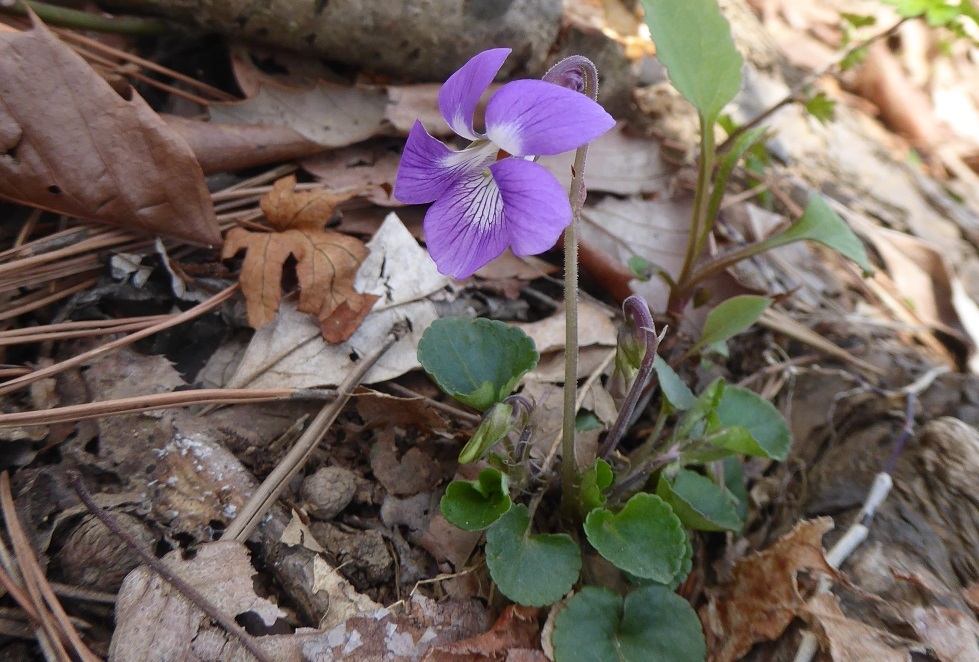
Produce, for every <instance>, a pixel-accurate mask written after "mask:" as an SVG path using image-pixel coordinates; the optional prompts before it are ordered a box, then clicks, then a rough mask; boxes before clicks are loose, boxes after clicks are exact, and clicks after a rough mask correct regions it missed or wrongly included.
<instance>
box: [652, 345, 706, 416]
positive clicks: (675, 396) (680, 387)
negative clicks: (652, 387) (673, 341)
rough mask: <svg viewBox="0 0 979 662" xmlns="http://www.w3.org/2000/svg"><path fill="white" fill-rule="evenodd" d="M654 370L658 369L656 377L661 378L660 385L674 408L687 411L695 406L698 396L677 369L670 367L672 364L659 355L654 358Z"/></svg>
mask: <svg viewBox="0 0 979 662" xmlns="http://www.w3.org/2000/svg"><path fill="white" fill-rule="evenodd" d="M653 370H655V371H656V377H657V378H659V387H660V390H661V391H663V396H664V397H665V398H666V399H667V400H668V401H669V403H670V404H671V405H673V407H674V408H676V409H679V410H680V411H686V410H687V409H690V408H691V407H693V405H694V403H695V402H697V396H695V395H694V394H693V391H691V390H690V387H688V386H687V385H686V384H684V383H683V380H682V379H680V375H678V374H676V371H675V370H674V369H673V368H672V367H670V364H669V363H667V362H666V361H665V360H664V359H663V357H661V356H657V357H656V358H655V359H653Z"/></svg>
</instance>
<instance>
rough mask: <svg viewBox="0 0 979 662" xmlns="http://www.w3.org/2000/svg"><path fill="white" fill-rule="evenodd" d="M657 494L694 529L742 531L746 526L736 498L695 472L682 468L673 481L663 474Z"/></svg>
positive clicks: (681, 519) (657, 487) (682, 520)
mask: <svg viewBox="0 0 979 662" xmlns="http://www.w3.org/2000/svg"><path fill="white" fill-rule="evenodd" d="M656 494H658V495H659V496H660V497H661V498H662V499H663V501H665V502H666V503H668V504H670V507H671V508H673V512H674V513H676V515H677V517H679V518H680V521H681V522H683V523H684V524H685V525H686V526H689V527H690V528H691V529H698V530H700V531H737V532H740V531H741V527H742V526H743V523H742V521H741V518H740V517H738V511H737V509H736V507H735V506H736V504H735V500H734V498H733V496H732V495H730V494H728V493H727V490H725V489H722V488H720V487H718V486H717V484H716V483H714V481H712V480H711V479H710V478H707V477H706V476H702V475H701V474H699V473H697V472H695V471H690V470H689V469H681V470H680V472H679V473H677V475H676V476H675V477H673V478H668V477H667V476H666V475H664V474H660V477H659V483H658V484H657V486H656Z"/></svg>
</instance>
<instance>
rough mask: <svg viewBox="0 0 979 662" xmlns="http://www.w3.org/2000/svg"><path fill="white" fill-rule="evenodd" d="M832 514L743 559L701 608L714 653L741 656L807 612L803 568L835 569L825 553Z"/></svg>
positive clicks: (723, 658) (718, 661)
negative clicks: (800, 581) (801, 581)
mask: <svg viewBox="0 0 979 662" xmlns="http://www.w3.org/2000/svg"><path fill="white" fill-rule="evenodd" d="M832 527H833V521H832V520H831V519H829V518H828V517H824V518H819V519H814V520H808V521H805V522H801V523H800V524H798V525H797V526H796V527H795V528H794V529H792V531H791V532H789V533H788V534H787V535H785V536H783V537H782V538H780V539H779V540H778V541H776V542H775V544H773V545H772V546H771V547H769V548H768V549H766V550H765V551H763V552H760V553H758V554H754V555H752V556H749V557H748V558H745V559H743V560H741V561H739V562H738V564H737V565H735V567H734V571H733V577H734V578H733V580H732V581H731V583H729V584H728V585H727V586H725V587H723V588H722V590H721V592H720V593H719V594H717V595H712V596H711V597H710V601H709V602H708V604H707V605H706V606H704V607H703V608H702V609H701V610H700V620H701V621H702V622H703V624H704V633H705V635H706V637H707V644H708V650H709V651H710V659H711V660H713V661H714V662H728V661H733V660H738V659H741V657H742V656H743V655H744V654H745V653H747V652H748V651H749V650H751V647H752V646H754V645H755V644H756V643H758V642H760V641H773V640H775V639H778V638H779V637H780V636H781V635H782V633H783V632H784V631H785V628H787V627H788V625H789V623H790V622H791V621H792V619H793V618H795V617H796V616H798V615H799V614H801V613H804V612H805V609H806V605H805V600H804V599H803V597H802V596H801V595H800V594H799V584H798V581H797V575H798V573H799V572H800V571H802V570H807V569H811V570H816V571H818V572H825V573H827V574H835V571H834V570H833V569H832V568H831V567H830V566H829V564H828V563H826V558H825V557H824V556H823V547H822V543H821V542H820V541H821V540H822V537H823V534H824V533H826V532H827V531H829V530H830V529H831V528H832Z"/></svg>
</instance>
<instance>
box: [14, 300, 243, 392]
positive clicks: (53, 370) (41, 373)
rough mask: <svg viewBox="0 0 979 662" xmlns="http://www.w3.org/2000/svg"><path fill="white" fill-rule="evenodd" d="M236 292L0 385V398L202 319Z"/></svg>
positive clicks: (202, 303)
mask: <svg viewBox="0 0 979 662" xmlns="http://www.w3.org/2000/svg"><path fill="white" fill-rule="evenodd" d="M237 291H238V284H237V283H235V284H234V285H232V286H230V287H228V288H226V289H224V290H221V291H220V292H218V293H217V294H215V295H214V296H212V297H211V298H210V299H208V300H207V301H202V302H201V303H199V304H197V305H196V306H194V307H193V308H191V309H190V310H188V311H185V312H183V313H181V314H179V315H175V316H174V317H171V318H169V319H166V320H164V321H162V322H160V323H159V324H154V325H153V326H151V327H148V328H146V329H143V330H142V331H137V332H136V333H132V334H130V335H128V336H126V337H125V338H119V339H118V340H113V341H112V342H109V343H106V344H104V345H101V346H99V347H96V348H95V349H92V350H89V351H87V352H83V353H82V354H79V355H78V356H75V357H73V358H70V359H68V360H66V361H62V362H61V363H55V364H54V365H52V366H48V367H47V368H42V369H41V370H35V371H34V372H32V373H31V374H29V375H24V376H23V377H18V378H17V379H11V380H10V381H8V382H5V383H3V384H0V395H6V394H7V393H11V392H13V391H16V390H17V389H21V388H24V387H25V386H28V385H30V384H33V383H35V382H36V381H38V380H39V379H44V378H45V377H50V376H51V375H56V374H58V373H59V372H62V371H64V370H67V369H68V368H74V367H75V366H77V365H81V364H83V363H85V362H87V361H91V360H92V359H94V358H96V357H98V356H102V355H103V354H108V353H109V352H111V351H113V350H116V349H119V348H120V347H125V346H126V345H130V344H132V343H134V342H136V341H137V340H142V339H143V338H147V337H149V336H151V335H153V334H154V333H159V332H160V331H164V330H166V329H169V328H170V327H173V326H177V325H178V324H182V323H184V322H186V321H188V320H192V319H194V318H195V317H198V316H200V315H203V314H204V313H206V312H209V311H211V310H214V309H215V308H217V307H218V306H220V305H221V304H222V303H224V302H225V301H227V300H228V299H230V298H231V297H232V296H233V295H234V293H235V292H237Z"/></svg>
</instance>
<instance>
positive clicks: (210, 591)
mask: <svg viewBox="0 0 979 662" xmlns="http://www.w3.org/2000/svg"><path fill="white" fill-rule="evenodd" d="M163 560H164V563H166V564H167V565H168V566H170V568H171V569H172V570H173V571H174V572H175V573H177V574H178V575H179V576H180V577H181V578H182V579H184V580H185V581H186V582H187V583H188V584H190V585H191V586H193V587H194V588H196V589H197V590H198V591H199V592H200V593H202V594H204V595H206V596H207V597H208V599H209V600H210V601H211V604H213V605H214V606H215V607H216V608H217V609H218V610H219V611H221V612H223V613H224V614H226V615H228V616H230V617H231V618H234V617H236V616H239V615H241V614H245V613H248V612H250V613H252V614H254V615H255V616H257V617H258V619H259V620H260V622H261V623H263V624H264V625H265V626H266V627H269V628H271V627H272V626H273V625H274V624H275V623H276V621H277V620H278V619H280V618H284V617H285V616H286V614H285V612H283V611H282V610H281V609H279V608H278V607H277V606H276V605H274V604H273V603H271V602H269V601H268V600H266V599H265V598H260V597H258V596H257V595H255V591H254V588H253V586H252V577H253V576H254V574H255V569H254V568H253V567H252V565H251V563H250V562H249V560H248V550H247V549H246V548H245V546H244V545H243V544H241V543H237V542H232V541H223V540H222V541H219V542H212V543H207V544H204V545H201V546H200V547H199V548H198V551H197V555H196V556H195V557H194V558H193V559H191V560H184V559H182V558H181V552H180V551H179V550H177V551H173V552H170V553H169V554H167V555H166V556H165V557H164V559H163ZM115 613H116V629H115V631H114V632H113V635H112V643H111V646H110V649H109V658H110V659H111V660H121V661H124V660H160V659H197V660H220V659H234V658H235V655H236V654H235V652H234V651H238V654H241V650H240V643H238V641H237V639H235V638H234V637H231V636H229V635H227V634H226V633H225V632H224V630H222V629H220V628H218V627H217V626H215V625H212V623H211V620H210V618H208V616H207V615H206V614H204V612H203V611H200V609H198V608H197V607H196V606H194V605H193V604H191V603H190V602H189V601H188V600H187V599H186V598H184V597H183V596H182V595H181V594H180V593H179V592H178V591H177V590H176V589H174V588H173V587H172V586H171V585H170V584H169V583H167V582H166V581H164V580H163V579H162V578H161V577H160V576H159V575H157V574H156V573H154V572H152V571H151V570H149V569H148V568H146V567H141V568H137V569H136V570H134V571H133V572H132V573H130V574H129V576H128V577H126V580H125V581H124V582H123V585H122V589H121V590H120V592H119V597H118V600H117V602H116V612H115ZM290 640H291V641H290ZM260 641H261V643H260V645H262V647H263V648H266V647H267V646H268V648H266V650H269V651H272V650H277V651H279V652H281V653H283V655H281V656H279V655H278V653H277V655H276V659H297V657H298V656H296V655H295V651H296V650H297V649H298V647H299V646H301V645H302V638H292V637H274V636H272V637H262V638H261V639H260Z"/></svg>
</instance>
